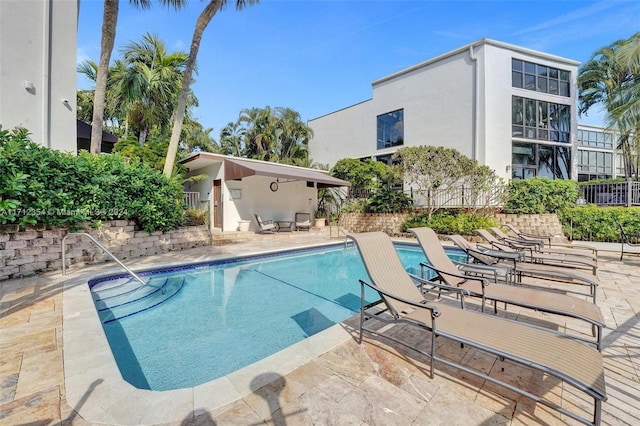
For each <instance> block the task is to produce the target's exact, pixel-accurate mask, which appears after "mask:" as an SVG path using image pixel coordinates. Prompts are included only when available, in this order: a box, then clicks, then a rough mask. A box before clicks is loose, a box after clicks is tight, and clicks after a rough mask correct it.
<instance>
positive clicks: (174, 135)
mask: <svg viewBox="0 0 640 426" xmlns="http://www.w3.org/2000/svg"><path fill="white" fill-rule="evenodd" d="M258 1H259V0H236V10H242V9H243V8H244V7H245V6H248V5H253V4H255V3H258ZM226 5H227V0H211V1H210V2H209V3H208V4H207V6H205V8H204V9H203V10H202V12H201V13H200V16H198V20H197V21H196V27H195V30H194V31H193V38H192V40H191V48H190V49H189V58H188V60H187V64H186V67H185V70H184V75H183V77H182V90H181V91H180V97H179V98H178V108H177V109H176V111H175V114H174V116H173V117H174V118H173V130H172V132H171V139H170V141H169V149H168V151H167V160H166V161H165V163H164V174H165V176H167V177H169V176H171V174H172V173H173V165H174V163H175V160H176V154H177V153H178V145H179V143H180V136H181V134H182V124H183V122H184V118H185V111H186V109H187V100H188V96H189V90H190V89H189V88H190V87H191V83H192V74H193V70H194V68H195V65H196V58H197V57H198V51H199V50H200V42H201V41H202V34H203V33H204V30H205V29H206V28H207V25H209V22H211V19H213V17H214V15H215V14H216V13H217V12H218V10H220V9H222V8H224V7H225V6H226Z"/></svg>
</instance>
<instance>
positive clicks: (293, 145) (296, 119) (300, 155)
mask: <svg viewBox="0 0 640 426" xmlns="http://www.w3.org/2000/svg"><path fill="white" fill-rule="evenodd" d="M276 114H277V116H278V127H279V128H280V130H281V133H280V137H279V141H278V157H279V159H280V160H281V161H283V162H285V160H287V161H286V162H294V160H295V159H304V158H306V157H307V156H308V150H307V147H308V145H309V140H310V139H311V137H312V136H313V131H312V130H311V129H310V128H309V127H307V125H306V124H304V123H303V122H302V118H301V117H300V113H298V112H297V111H295V110H293V109H291V108H276Z"/></svg>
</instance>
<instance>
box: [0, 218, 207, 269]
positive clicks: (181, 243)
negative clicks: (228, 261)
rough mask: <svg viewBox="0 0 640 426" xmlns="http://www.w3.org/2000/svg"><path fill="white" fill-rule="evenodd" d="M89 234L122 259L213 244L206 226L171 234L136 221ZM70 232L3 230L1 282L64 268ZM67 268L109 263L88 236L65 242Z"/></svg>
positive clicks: (119, 222) (0, 235) (114, 223)
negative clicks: (148, 229) (138, 225)
mask: <svg viewBox="0 0 640 426" xmlns="http://www.w3.org/2000/svg"><path fill="white" fill-rule="evenodd" d="M81 232H88V233H90V234H91V235H93V236H94V237H96V239H98V241H100V243H101V244H102V245H104V246H105V247H106V248H107V249H108V250H109V251H110V252H112V253H113V254H114V255H115V256H116V257H117V258H119V259H120V260H126V259H130V258H136V257H141V256H151V255H154V254H158V253H166V252H169V251H179V250H184V249H188V248H194V247H200V246H204V245H209V244H211V234H210V233H209V230H208V229H207V227H206V226H191V227H184V228H179V229H176V230H173V231H168V232H162V231H158V232H153V233H148V232H144V231H140V230H137V228H136V227H135V226H134V224H133V222H128V221H126V220H115V221H112V222H107V223H105V226H104V227H102V228H98V229H93V228H90V227H87V228H86V229H84V230H83V231H81ZM67 233H68V230H67V229H27V230H22V231H20V230H18V229H17V226H11V225H10V226H5V227H4V228H2V229H0V280H6V279H9V278H19V277H24V276H29V275H34V274H36V273H41V272H46V271H59V270H61V268H62V247H61V243H62V239H63V238H64V236H65V235H67ZM66 258H67V266H69V265H72V264H89V263H95V262H100V261H105V260H109V259H110V257H108V255H106V254H104V253H103V252H102V250H101V249H99V248H98V247H97V246H96V245H95V244H93V243H92V242H91V241H90V240H89V239H87V238H85V237H76V236H71V237H69V238H67V240H66Z"/></svg>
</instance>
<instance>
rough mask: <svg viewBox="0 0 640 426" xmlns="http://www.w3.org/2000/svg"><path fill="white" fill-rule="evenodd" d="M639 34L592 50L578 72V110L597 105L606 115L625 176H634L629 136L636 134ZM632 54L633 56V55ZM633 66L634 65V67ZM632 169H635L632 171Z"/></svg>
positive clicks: (638, 90) (637, 128)
mask: <svg viewBox="0 0 640 426" xmlns="http://www.w3.org/2000/svg"><path fill="white" fill-rule="evenodd" d="M639 37H640V35H639V34H636V35H635V36H633V37H631V38H630V39H628V40H617V41H615V42H614V43H612V44H611V45H610V46H606V47H603V48H601V49H599V50H598V51H596V52H595V53H594V54H593V55H592V57H591V59H590V60H589V61H588V62H587V63H585V64H584V65H583V66H582V67H581V69H580V71H579V73H578V86H579V88H580V96H579V111H580V113H581V114H584V113H586V112H587V111H588V110H589V109H590V108H591V107H592V106H594V105H596V104H600V105H602V106H603V107H604V109H605V110H606V112H607V127H609V128H616V129H617V131H618V132H619V133H620V139H619V141H618V148H619V149H620V150H621V151H622V154H623V158H624V163H625V164H624V167H625V174H626V176H627V177H631V176H632V175H633V174H634V173H637V168H636V167H633V164H634V161H633V157H634V155H633V151H634V149H633V143H632V142H633V137H634V136H633V135H634V134H637V133H638V131H640V127H639V124H640V114H639V112H640V111H639V109H640V108H639V107H638V102H639V101H638V95H639V92H640V89H639V87H638V85H639V84H640V82H639V78H638V74H639V73H638V71H639V68H638V67H637V64H638V62H640V59H638V58H637V56H636V55H638V52H640V48H638V47H637V44H638V38H639ZM634 53H635V54H634ZM634 64H635V65H634ZM634 169H635V170H634Z"/></svg>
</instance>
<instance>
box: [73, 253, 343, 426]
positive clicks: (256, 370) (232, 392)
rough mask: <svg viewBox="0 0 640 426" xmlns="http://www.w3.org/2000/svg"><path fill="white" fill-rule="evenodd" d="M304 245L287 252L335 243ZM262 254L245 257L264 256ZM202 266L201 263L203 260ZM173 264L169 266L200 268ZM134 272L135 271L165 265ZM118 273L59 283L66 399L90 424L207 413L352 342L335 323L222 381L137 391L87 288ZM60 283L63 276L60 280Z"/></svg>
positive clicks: (82, 276) (171, 419) (87, 275)
mask: <svg viewBox="0 0 640 426" xmlns="http://www.w3.org/2000/svg"><path fill="white" fill-rule="evenodd" d="M335 244H336V242H330V243H326V244H317V243H316V244H309V245H301V246H297V247H292V248H290V249H289V250H295V249H303V248H308V247H316V246H317V247H322V246H324V245H327V246H329V245H335ZM277 251H282V250H266V251H256V252H253V253H250V254H251V255H260V254H270V253H274V252H277ZM234 257H243V256H234V255H222V256H220V255H218V256H212V257H211V259H210V261H216V260H224V259H231V258H234ZM205 262H206V261H205ZM201 263H203V261H202V260H199V261H197V262H185V261H182V262H180V261H176V262H175V263H173V265H175V266H177V265H188V264H201ZM171 266H172V264H166V263H165V264H163V265H161V266H158V267H157V268H139V269H138V268H135V270H136V272H139V271H148V270H152V269H162V268H167V267H171ZM119 272H121V269H119V268H117V267H115V266H114V267H111V266H110V267H109V268H107V269H105V270H103V271H101V272H100V273H99V274H96V272H95V271H93V272H84V273H82V274H80V275H78V276H76V277H73V278H69V279H66V280H65V281H64V282H63V287H64V291H63V303H62V305H63V312H62V322H63V327H62V329H63V341H64V354H63V360H64V361H63V362H64V381H65V389H66V398H67V401H68V403H69V405H70V406H71V407H73V408H74V409H75V410H76V411H77V412H78V414H79V415H80V416H82V418H84V419H85V420H87V421H90V422H96V423H107V424H122V425H140V424H154V423H165V422H177V421H183V420H184V419H185V418H190V417H193V416H194V413H196V412H202V411H207V412H209V411H213V410H216V409H220V408H222V407H225V406H227V405H229V404H231V403H233V402H234V401H237V400H239V399H242V398H243V397H245V396H247V395H249V394H251V393H252V392H254V391H256V390H257V389H259V388H261V387H263V386H265V385H267V384H268V383H270V382H271V381H273V380H274V379H276V378H277V377H280V376H284V375H286V374H287V373H290V372H291V371H293V370H295V369H296V368H298V367H300V366H302V365H304V364H306V363H308V362H309V361H311V360H312V359H313V358H315V357H317V356H319V355H322V354H323V353H326V352H328V351H330V350H331V349H333V348H335V347H337V346H339V345H341V344H342V343H344V342H346V341H348V340H349V339H352V338H353V337H352V335H351V334H349V333H348V332H347V331H346V329H345V328H344V326H343V325H341V324H335V325H333V326H331V327H329V328H328V329H326V330H323V331H322V332H320V333H318V334H316V335H313V336H310V337H309V338H307V339H304V340H302V341H300V342H298V343H295V344H293V345H291V346H289V347H288V348H286V349H284V350H281V351H279V352H276V353H274V354H272V355H270V356H268V357H266V358H263V359H262V360H260V361H257V362H255V363H253V364H250V365H248V366H246V367H244V368H242V369H240V370H237V371H234V372H233V373H230V374H228V375H226V376H224V377H221V378H218V379H215V380H212V381H209V382H206V383H203V384H201V385H198V386H195V387H191V388H184V389H177V390H169V391H151V390H143V389H137V388H135V387H134V386H133V385H131V384H129V383H128V382H126V381H125V380H124V379H123V378H122V375H121V374H120V370H119V369H118V366H117V364H116V361H115V359H114V357H113V354H112V352H111V348H110V347H109V343H108V341H107V338H106V335H105V333H104V330H103V328H102V325H101V323H100V319H99V317H98V313H97V311H96V309H95V306H94V304H93V298H92V297H91V292H90V289H89V286H88V281H89V280H90V279H99V278H101V277H105V276H108V275H113V274H117V273H119ZM63 279H64V278H63Z"/></svg>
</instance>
